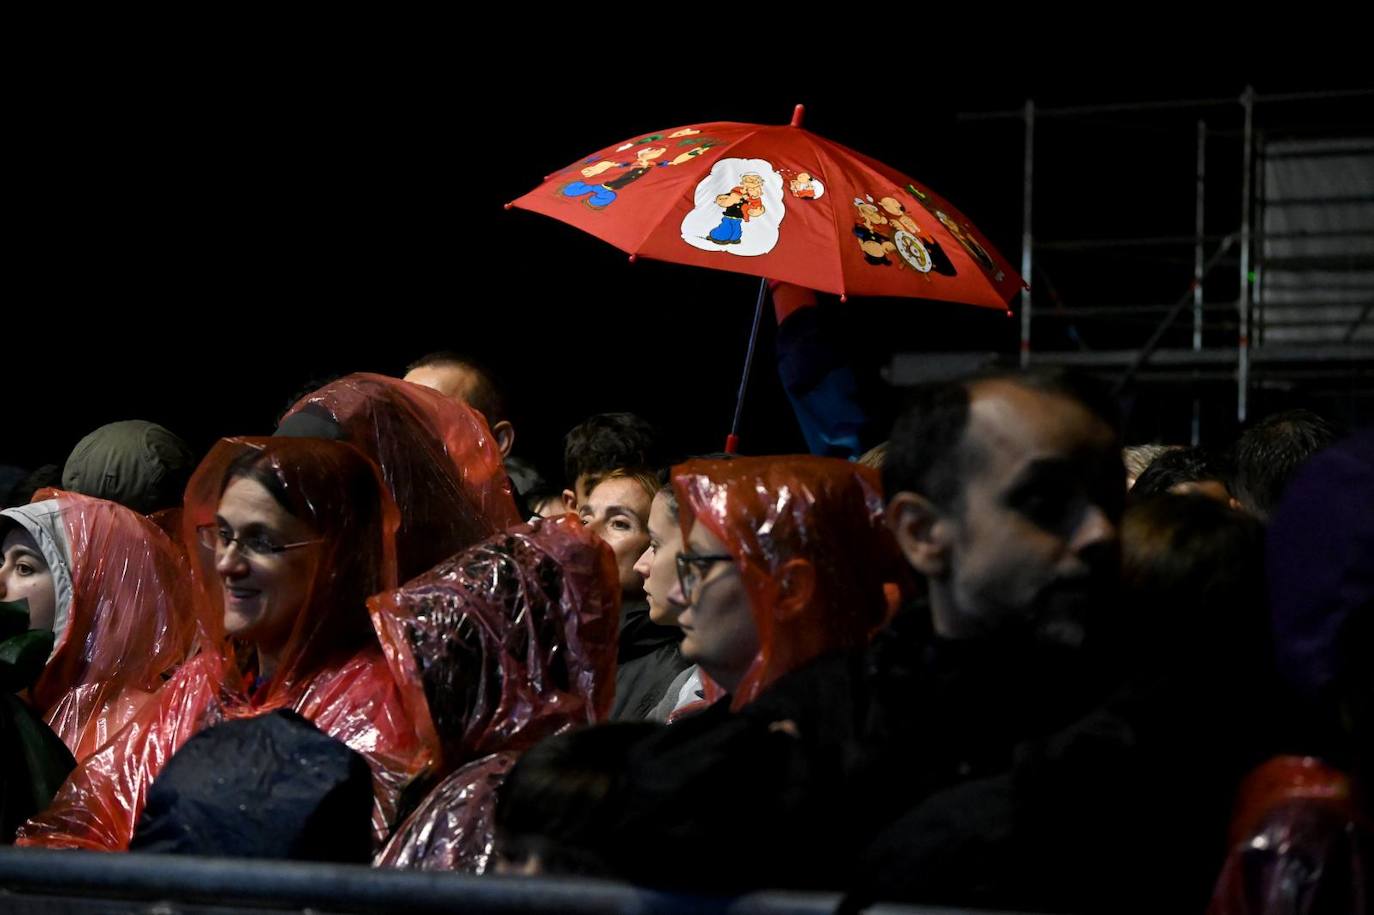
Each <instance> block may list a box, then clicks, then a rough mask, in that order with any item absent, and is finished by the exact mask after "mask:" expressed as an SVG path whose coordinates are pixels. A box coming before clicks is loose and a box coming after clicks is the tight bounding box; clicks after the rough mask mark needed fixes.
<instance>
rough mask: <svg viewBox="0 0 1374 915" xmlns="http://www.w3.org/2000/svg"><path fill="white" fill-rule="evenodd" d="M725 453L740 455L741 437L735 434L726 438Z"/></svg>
mask: <svg viewBox="0 0 1374 915" xmlns="http://www.w3.org/2000/svg"><path fill="white" fill-rule="evenodd" d="M725 453H726V454H739V436H738V435H736V434H735V433H733V432H731V433H730V434H729V435H727V436H725Z"/></svg>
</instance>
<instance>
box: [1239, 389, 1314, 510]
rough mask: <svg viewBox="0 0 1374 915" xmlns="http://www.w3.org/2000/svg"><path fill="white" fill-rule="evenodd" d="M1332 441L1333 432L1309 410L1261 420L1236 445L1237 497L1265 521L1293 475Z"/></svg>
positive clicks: (1294, 411) (1287, 412) (1246, 507)
mask: <svg viewBox="0 0 1374 915" xmlns="http://www.w3.org/2000/svg"><path fill="white" fill-rule="evenodd" d="M1335 440H1336V430H1335V429H1334V428H1333V427H1332V426H1331V424H1330V423H1328V422H1327V421H1326V420H1324V419H1322V418H1321V417H1320V416H1318V415H1317V414H1316V413H1313V412H1312V411H1311V410H1288V411H1286V412H1284V413H1275V414H1274V415H1273V416H1270V417H1268V418H1266V419H1264V420H1262V421H1261V422H1259V423H1257V424H1256V425H1255V426H1254V427H1253V428H1251V429H1249V430H1248V431H1246V432H1245V434H1244V435H1242V436H1241V437H1240V439H1239V440H1238V441H1237V442H1236V447H1235V465H1236V475H1235V487H1234V492H1235V496H1236V498H1237V499H1239V500H1240V502H1241V504H1242V505H1244V506H1245V509H1246V511H1248V512H1250V513H1251V514H1253V515H1254V516H1255V517H1257V518H1260V519H1266V518H1268V517H1269V515H1270V514H1271V513H1272V512H1273V511H1274V509H1275V508H1277V507H1278V504H1279V499H1280V498H1282V496H1283V490H1284V487H1286V486H1287V485H1288V481H1289V480H1290V479H1291V478H1292V476H1293V474H1294V472H1295V471H1296V470H1297V469H1298V468H1299V467H1300V466H1302V464H1303V462H1304V461H1306V460H1307V459H1308V458H1310V457H1311V456H1312V455H1314V454H1316V453H1317V452H1318V451H1320V450H1322V449H1323V448H1325V447H1326V446H1327V445H1330V444H1331V443H1332V442H1333V441H1335Z"/></svg>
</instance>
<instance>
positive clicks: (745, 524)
mask: <svg viewBox="0 0 1374 915" xmlns="http://www.w3.org/2000/svg"><path fill="white" fill-rule="evenodd" d="M672 477H673V489H674V491H675V492H676V493H677V499H678V518H679V521H680V522H681V525H682V535H683V540H684V542H685V541H686V539H687V537H688V536H689V535H690V534H691V531H692V527H693V525H694V524H695V523H696V522H697V521H700V522H701V523H702V524H703V525H705V526H706V528H707V529H708V530H710V531H711V533H712V534H714V535H715V536H716V537H717V538H718V539H719V540H720V541H721V542H722V543H723V544H725V548H726V550H727V551H728V552H729V553H730V555H732V556H734V557H735V562H736V565H737V566H738V567H739V570H740V573H741V575H742V576H743V579H744V586H745V589H746V590H747V592H748V594H749V602H750V606H751V607H752V609H753V611H754V622H755V624H756V625H757V627H758V633H759V653H758V655H757V656H756V657H755V659H754V662H753V664H752V665H751V666H750V667H749V670H748V671H747V672H746V673H745V676H744V678H743V680H741V682H740V685H739V688H738V689H737V690H736V691H735V694H734V696H733V697H732V702H731V707H732V708H735V709H738V708H740V707H741V706H743V705H746V704H748V703H749V702H752V701H753V700H754V699H755V698H757V697H758V695H759V693H760V692H762V691H763V690H764V689H766V688H767V687H768V686H769V685H770V684H772V683H773V681H775V680H777V679H778V677H781V676H782V675H783V674H785V673H788V672H790V671H793V670H796V669H797V668H798V667H800V666H802V665H803V664H805V663H806V662H807V661H810V660H813V659H814V658H817V657H820V656H821V655H823V654H828V653H830V652H834V651H840V650H843V649H845V648H849V647H852V646H855V645H861V644H863V643H864V642H865V641H866V640H867V638H868V637H869V636H870V635H871V634H872V633H873V632H875V631H876V630H877V629H879V628H881V626H882V625H883V624H884V623H885V622H886V621H887V619H888V616H889V613H890V611H891V609H892V608H891V607H890V601H889V598H888V596H887V590H888V589H886V588H885V584H888V583H893V582H898V581H903V580H905V576H906V573H905V572H904V571H903V570H904V565H905V564H904V563H903V562H902V561H901V556H900V554H899V552H898V550H897V545H896V542H895V541H894V540H893V539H892V536H891V534H890V533H889V532H888V530H887V528H886V527H885V526H884V524H883V499H882V488H881V484H880V483H879V481H878V476H877V473H876V472H875V471H873V470H871V469H869V468H867V467H862V466H859V465H857V464H851V463H849V462H847V461H841V460H838V459H835V458H822V457H812V456H804V455H799V456H794V457H785V458H779V457H757V458H737V459H734V460H698V461H688V462H687V463H685V464H681V465H679V466H677V467H674V468H673V473H672ZM793 560H805V561H807V562H809V563H811V565H812V566H813V567H814V569H815V587H814V590H813V591H812V594H811V598H810V600H808V601H807V602H806V603H805V605H804V606H803V607H801V608H800V609H799V610H795V611H794V612H791V613H790V614H787V615H784V614H782V613H780V612H779V611H778V606H777V604H778V597H779V591H778V581H779V576H780V573H781V572H782V570H783V567H784V566H785V565H786V564H787V563H788V562H791V561H793ZM703 679H704V680H705V679H707V678H703ZM713 687H714V684H713ZM711 695H716V696H718V695H719V687H714V688H713V689H712V690H709V691H708V696H711Z"/></svg>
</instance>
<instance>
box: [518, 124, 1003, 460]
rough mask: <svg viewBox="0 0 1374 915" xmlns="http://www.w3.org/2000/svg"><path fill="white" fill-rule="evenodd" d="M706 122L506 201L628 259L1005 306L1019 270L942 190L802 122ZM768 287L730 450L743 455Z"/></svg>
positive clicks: (645, 138) (641, 140)
mask: <svg viewBox="0 0 1374 915" xmlns="http://www.w3.org/2000/svg"><path fill="white" fill-rule="evenodd" d="M802 110H803V109H802V106H801V105H798V106H797V110H796V113H795V115H794V116H793V118H792V123H791V124H790V125H768V124H739V123H733V122H717V123H698V124H690V125H686V126H682V127H676V128H672V129H670V130H665V131H662V132H659V133H652V134H641V135H639V136H637V137H633V138H631V139H629V140H626V141H624V142H622V143H617V144H614V145H612V146H609V147H607V148H605V149H603V150H601V151H599V152H597V153H595V154H593V155H590V156H588V157H586V158H585V159H581V160H579V161H577V162H575V163H573V164H572V165H570V166H568V167H567V168H565V169H563V170H561V171H559V172H555V173H554V174H552V175H550V176H549V177H548V178H546V179H545V181H544V183H543V184H541V185H540V186H539V187H537V188H535V189H534V190H533V191H531V192H529V193H528V194H526V195H524V196H523V197H521V198H519V199H518V200H516V201H514V202H513V203H511V204H508V205H507V207H508V208H509V207H511V206H516V207H520V208H522V209H526V210H532V211H534V212H536V213H543V214H544V215H546V216H552V217H553V218H554V219H558V220H561V221H562V222H566V223H568V224H570V225H573V226H576V227H577V228H579V229H582V230H583V231H586V232H589V233H591V234H592V235H595V236H596V237H597V238H600V239H602V240H604V241H607V242H609V243H611V244H613V245H615V246H616V247H617V248H620V249H621V250H622V251H625V252H627V253H628V254H629V255H630V258H631V260H633V259H635V258H636V257H652V258H656V259H658V260H665V261H673V262H675V263H680V264H693V265H696V266H699V267H709V268H714V269H716V270H729V271H732V272H735V273H749V274H753V275H755V276H760V277H765V278H767V279H772V280H778V281H782V282H787V283H795V284H797V285H799V286H805V287H808V288H810V289H816V290H819V291H822V292H830V293H835V294H838V295H839V296H840V299H841V301H844V300H845V299H846V298H847V297H848V296H849V295H866V296H907V297H913V298H922V299H941V300H945V301H953V302H964V303H967V304H970V305H978V306H983V307H988V308H998V309H1005V308H1006V307H1007V303H1008V302H1009V301H1010V300H1011V298H1012V296H1014V295H1015V294H1016V293H1017V292H1019V291H1020V289H1021V278H1020V277H1019V276H1017V274H1016V271H1015V270H1013V269H1012V267H1011V265H1010V264H1009V263H1008V262H1007V260H1006V259H1005V258H1004V257H1002V255H1001V254H999V253H998V252H997V249H996V248H994V247H993V246H992V245H991V244H990V243H989V242H988V241H987V239H986V238H985V237H984V236H983V234H982V233H981V232H979V231H978V230H977V229H976V228H974V226H973V224H972V223H971V222H969V220H968V219H966V218H965V217H964V215H963V214H962V213H960V212H959V210H957V209H956V208H955V207H953V206H951V205H950V203H949V202H948V201H946V200H945V199H944V198H943V197H941V196H940V195H938V194H936V193H935V192H934V191H931V190H930V189H929V188H927V187H925V186H924V185H922V184H920V183H918V182H917V181H915V180H914V179H912V178H910V177H909V176H907V175H904V174H902V173H901V172H899V171H897V170H896V169H893V168H889V167H888V166H886V165H883V164H882V163H881V162H877V161H875V160H873V159H870V158H869V157H867V156H865V155H863V154H861V153H858V152H855V151H854V150H851V149H849V148H847V147H845V146H841V145H840V144H838V143H835V142H834V141H832V140H827V139H826V138H824V137H821V136H818V135H816V134H814V133H811V132H810V131H808V130H804V129H802V127H801V117H802ZM765 292H766V287H765V286H763V285H762V284H761V285H760V288H759V298H758V303H757V306H756V309H755V316H754V317H755V320H754V334H753V335H751V337H750V341H749V356H748V358H746V362H745V370H744V381H743V382H742V383H741V385H740V398H739V402H737V404H736V409H735V422H734V425H733V427H732V431H731V439H730V442H729V444H728V445H727V450H733V445H734V443H735V441H736V434H737V432H738V426H739V411H740V408H741V407H742V405H743V399H744V387H745V383H747V381H748V377H749V362H750V361H751V360H752V356H753V350H754V340H755V337H756V335H757V332H758V325H759V319H760V316H761V314H762V306H763V300H764V295H765Z"/></svg>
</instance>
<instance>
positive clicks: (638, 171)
mask: <svg viewBox="0 0 1374 915" xmlns="http://www.w3.org/2000/svg"><path fill="white" fill-rule="evenodd" d="M667 151H668V147H666V146H646V147H644V148H643V149H641V150H639V151H638V152H636V153H635V158H634V161H633V162H610V161H607V160H602V161H600V162H597V163H594V164H592V165H588V166H587V167H586V168H584V169H582V177H583V178H595V177H596V176H598V175H600V174H602V173H603V172H607V171H609V170H611V169H612V168H623V169H625V171H623V172H621V173H620V174H619V175H616V176H615V177H614V178H612V179H610V180H609V181H603V182H601V183H599V184H588V183H587V182H585V181H574V182H572V183H570V184H567V185H564V186H563V189H562V190H560V191H559V192H558V193H559V195H560V196H562V197H567V198H569V199H573V200H576V199H578V198H579V197H580V198H584V200H583V202H584V203H586V204H587V206H589V207H591V208H592V209H593V210H604V209H605V208H606V207H608V206H610V205H611V204H613V203H615V198H616V194H617V193H618V192H619V191H621V190H623V189H624V188H625V186H626V185H628V184H630V183H631V182H633V181H638V180H639V179H640V178H643V177H644V176H645V175H647V174H648V173H649V172H650V171H652V170H653V167H654V165H655V164H659V165H667V164H670V163H666V162H661V163H655V161H654V160H655V159H658V158H659V157H660V156H662V155H663V154H664V153H666V152H667Z"/></svg>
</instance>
